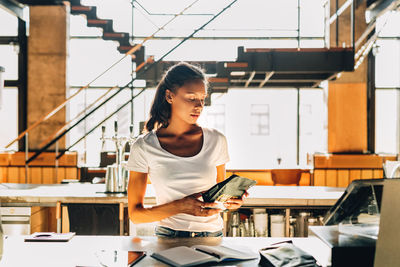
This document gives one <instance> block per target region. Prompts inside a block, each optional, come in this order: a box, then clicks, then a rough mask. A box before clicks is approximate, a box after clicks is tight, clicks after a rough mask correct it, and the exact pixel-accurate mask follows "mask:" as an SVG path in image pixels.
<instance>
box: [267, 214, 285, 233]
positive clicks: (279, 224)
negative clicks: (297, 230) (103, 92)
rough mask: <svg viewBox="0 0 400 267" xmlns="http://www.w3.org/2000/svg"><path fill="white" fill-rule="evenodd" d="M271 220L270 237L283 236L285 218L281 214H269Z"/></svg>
mask: <svg viewBox="0 0 400 267" xmlns="http://www.w3.org/2000/svg"><path fill="white" fill-rule="evenodd" d="M270 220H271V237H284V236H285V220H284V216H283V215H281V214H275V215H271V216H270Z"/></svg>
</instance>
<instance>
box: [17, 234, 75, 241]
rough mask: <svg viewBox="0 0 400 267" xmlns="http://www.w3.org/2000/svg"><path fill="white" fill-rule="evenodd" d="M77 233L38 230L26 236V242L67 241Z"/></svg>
mask: <svg viewBox="0 0 400 267" xmlns="http://www.w3.org/2000/svg"><path fill="white" fill-rule="evenodd" d="M74 235H75V233H54V232H36V233H33V234H31V235H30V236H28V237H26V238H25V239H24V240H25V242H67V241H69V240H70V239H71V238H72V237H73V236H74Z"/></svg>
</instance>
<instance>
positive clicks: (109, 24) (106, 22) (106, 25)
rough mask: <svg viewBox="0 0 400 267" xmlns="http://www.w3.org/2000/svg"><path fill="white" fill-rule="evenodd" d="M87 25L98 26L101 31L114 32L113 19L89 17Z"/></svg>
mask: <svg viewBox="0 0 400 267" xmlns="http://www.w3.org/2000/svg"><path fill="white" fill-rule="evenodd" d="M87 26H88V27H100V28H102V29H103V32H114V29H113V21H112V20H110V19H89V18H88V20H87Z"/></svg>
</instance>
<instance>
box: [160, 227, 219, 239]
mask: <svg viewBox="0 0 400 267" xmlns="http://www.w3.org/2000/svg"><path fill="white" fill-rule="evenodd" d="M156 236H158V237H222V236H223V233H222V231H216V232H190V231H178V230H173V229H171V228H168V227H164V226H157V227H156Z"/></svg>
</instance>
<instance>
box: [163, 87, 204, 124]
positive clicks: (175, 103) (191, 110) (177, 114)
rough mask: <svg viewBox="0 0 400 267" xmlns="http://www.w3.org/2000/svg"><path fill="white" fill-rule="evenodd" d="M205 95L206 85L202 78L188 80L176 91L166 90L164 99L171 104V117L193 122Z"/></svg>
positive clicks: (201, 106)
mask: <svg viewBox="0 0 400 267" xmlns="http://www.w3.org/2000/svg"><path fill="white" fill-rule="evenodd" d="M206 96H207V91H206V86H205V84H204V82H203V81H202V80H196V81H193V82H188V83H186V84H185V85H184V86H182V87H180V88H178V89H177V90H176V93H173V92H171V91H169V90H166V96H165V97H166V100H167V102H168V103H170V104H171V119H179V120H182V121H184V122H186V123H188V124H195V123H196V122H197V119H198V118H199V116H200V114H201V112H202V110H203V107H204V99H205V98H206Z"/></svg>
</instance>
